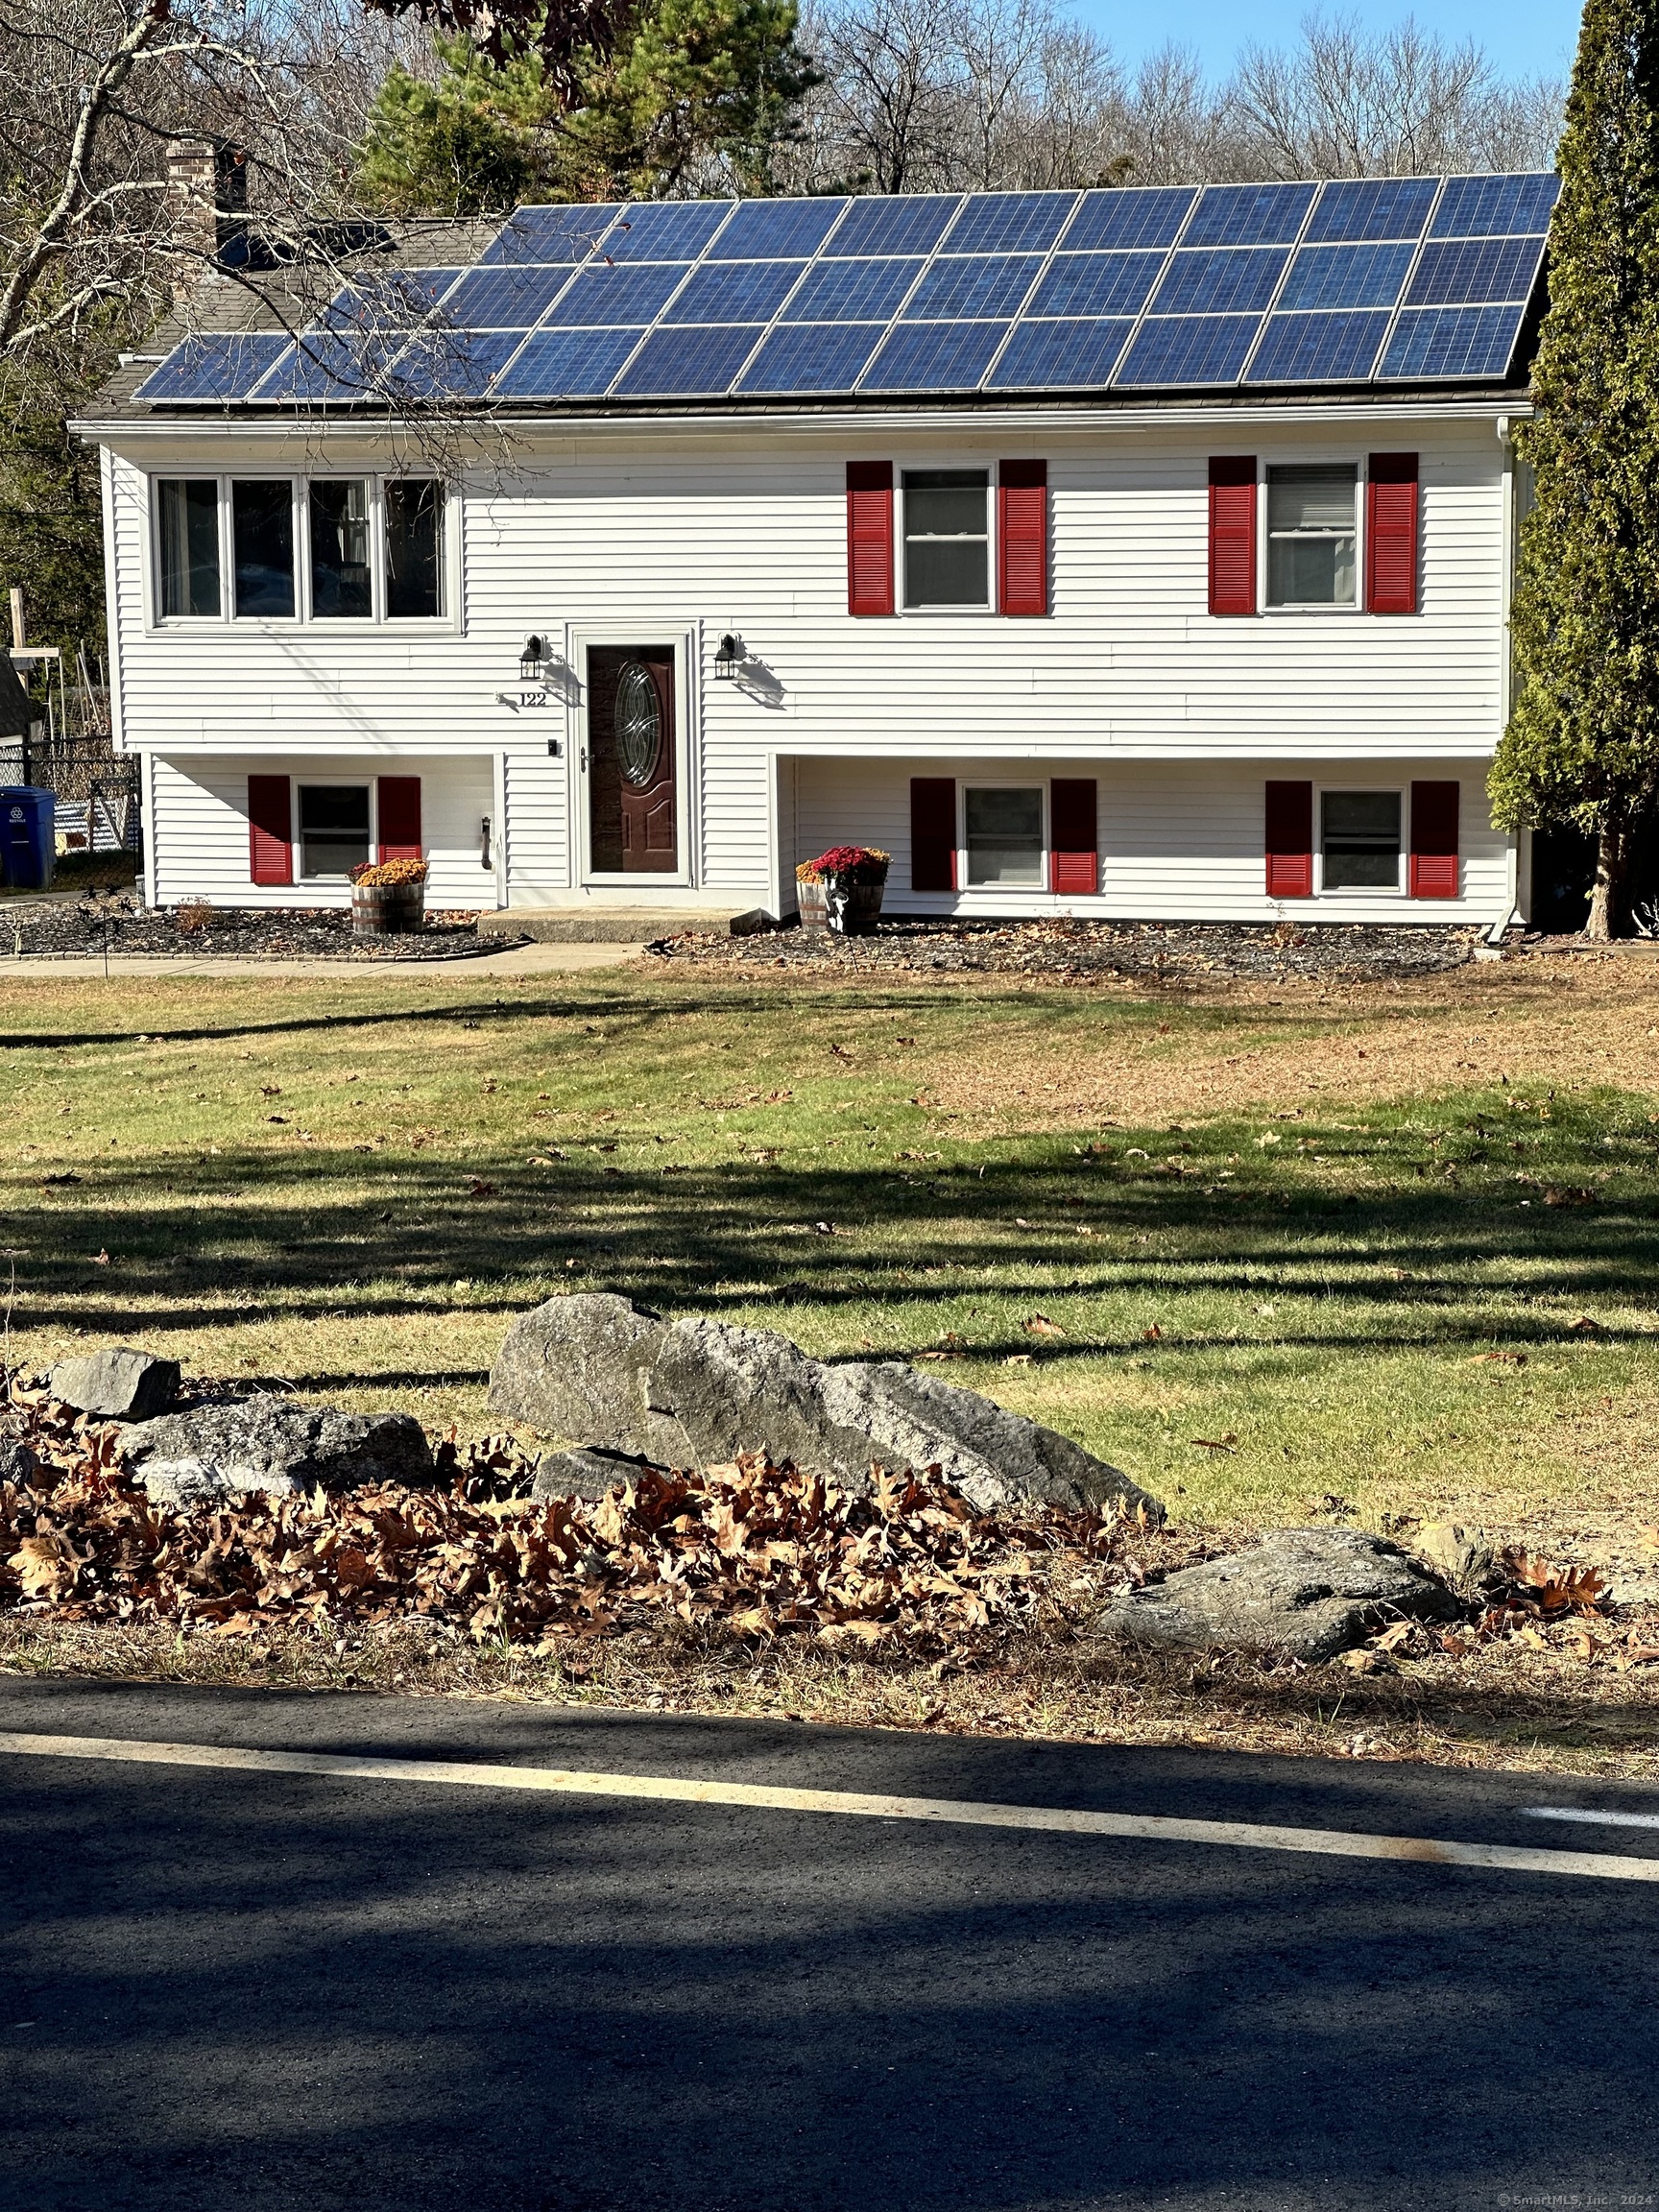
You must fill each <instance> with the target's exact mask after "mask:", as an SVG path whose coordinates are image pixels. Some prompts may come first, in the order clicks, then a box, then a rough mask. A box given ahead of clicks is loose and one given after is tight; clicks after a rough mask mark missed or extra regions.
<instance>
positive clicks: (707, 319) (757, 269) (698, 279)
mask: <svg viewBox="0 0 1659 2212" xmlns="http://www.w3.org/2000/svg"><path fill="white" fill-rule="evenodd" d="M805 266H806V264H805V261H705V262H704V263H703V264H702V266H701V267H700V268H697V269H693V270H692V272H691V275H690V276H689V277H688V278H687V280H686V282H685V286H684V288H683V289H682V290H681V291H679V292H677V293H676V294H675V296H674V301H673V304H672V305H671V306H670V307H669V308H668V311H667V313H666V314H665V315H664V316H663V318H662V320H663V321H664V322H665V323H770V322H771V320H772V318H773V316H774V315H776V314H777V312H778V310H779V308H780V307H781V306H782V304H783V302H784V301H785V300H786V299H787V298H788V297H789V294H790V292H791V290H792V289H793V288H794V285H795V282H796V280H797V278H798V277H799V276H800V275H801V272H802V270H803V269H805Z"/></svg>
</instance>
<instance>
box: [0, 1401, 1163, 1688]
mask: <svg viewBox="0 0 1659 2212" xmlns="http://www.w3.org/2000/svg"><path fill="white" fill-rule="evenodd" d="M31 1441H32V1445H33V1446H34V1448H35V1449H36V1452H37V1454H38V1455H39V1456H40V1457H41V1458H42V1459H43V1460H44V1461H45V1462H46V1463H45V1464H44V1465H42V1466H41V1467H40V1468H39V1469H38V1470H37V1471H36V1473H35V1474H34V1475H33V1476H32V1477H31V1478H30V1479H27V1480H23V1481H13V1482H9V1483H5V1484H0V1562H3V1563H0V1610H11V1611H14V1612H23V1613H34V1614H50V1615H51V1616H52V1617H53V1618H55V1619H58V1620H60V1621H88V1622H91V1621H108V1622H117V1623H145V1622H161V1623H172V1624H176V1625H177V1626H179V1627H181V1628H183V1627H189V1628H195V1629H198V1630H210V1631H212V1632H214V1633H217V1634H221V1635H228V1636H235V1635H244V1634H252V1633H254V1632H255V1631H265V1630H271V1629H276V1628H278V1627H280V1626H282V1625H284V1624H287V1625H290V1626H292V1625H301V1626H304V1625H309V1626H310V1627H312V1628H314V1629H316V1630H318V1631H319V1632H320V1631H322V1630H323V1629H325V1628H326V1630H327V1632H328V1633H329V1634H330V1635H331V1636H335V1635H338V1634H340V1633H342V1632H343V1631H344V1630H345V1629H346V1628H348V1627H351V1626H367V1625H373V1624H375V1623H391V1622H397V1621H405V1622H407V1621H426V1622H431V1623H446V1624H448V1625H449V1626H451V1627H452V1628H454V1629H457V1630H464V1631H465V1632H467V1633H468V1634H469V1635H470V1636H471V1637H472V1638H473V1639H474V1640H477V1641H482V1640H484V1639H486V1638H489V1639H492V1640H500V1641H503V1642H506V1643H509V1644H523V1643H538V1642H545V1641H547V1640H548V1639H558V1638H564V1637H575V1638H590V1637H593V1636H597V1635H604V1634H607V1633H610V1632H612V1631H613V1630H616V1631H621V1630H626V1629H629V1628H634V1627H641V1626H646V1625H649V1624H651V1623H653V1622H659V1623H660V1622H662V1621H664V1620H665V1619H666V1618H668V1617H677V1618H678V1619H679V1620H680V1621H681V1622H683V1623H685V1624H686V1625H687V1626H690V1627H694V1628H699V1629H714V1630H724V1631H727V1632H732V1631H735V1632H736V1633H737V1634H739V1635H741V1636H744V1637H756V1638H760V1639H763V1640H770V1639H775V1638H777V1637H780V1636H784V1635H788V1634H791V1633H796V1634H799V1633H808V1632H809V1633H813V1634H816V1635H818V1636H820V1637H822V1638H825V1639H827V1640H828V1641H829V1642H831V1643H833V1642H834V1641H836V1640H837V1639H841V1640H845V1641H850V1642H852V1643H854V1644H855V1645H858V1646H860V1647H876V1646H878V1645H881V1646H887V1645H898V1646H900V1647H905V1648H912V1649H923V1650H925V1649H938V1648H941V1647H943V1648H947V1649H954V1648H958V1647H961V1646H962V1644H963V1642H964V1640H965V1639H967V1640H970V1641H971V1640H973V1639H974V1638H976V1637H981V1636H983V1635H985V1634H1000V1633H1002V1632H1005V1631H1007V1630H1009V1629H1012V1628H1017V1627H1020V1626H1022V1625H1029V1624H1032V1623H1036V1622H1037V1621H1038V1620H1039V1619H1040V1618H1041V1617H1043V1616H1044V1610H1045V1608H1046V1606H1047V1605H1048V1604H1049V1603H1050V1593H1051V1588H1052V1585H1053V1581H1054V1577H1055V1575H1056V1574H1057V1573H1059V1572H1061V1571H1064V1572H1065V1573H1066V1574H1068V1575H1076V1574H1078V1573H1086V1574H1087V1575H1088V1576H1089V1577H1090V1579H1091V1585H1092V1587H1097V1588H1098V1590H1099V1591H1100V1593H1101V1594H1102V1595H1103V1594H1104V1591H1105V1589H1106V1587H1107V1586H1109V1585H1111V1586H1117V1585H1118V1584H1120V1583H1123V1582H1126V1581H1128V1580H1129V1579H1131V1578H1132V1577H1133V1576H1134V1575H1135V1574H1136V1573H1137V1572H1138V1571H1137V1570H1135V1569H1133V1568H1132V1567H1131V1566H1129V1565H1126V1564H1121V1563H1120V1559H1121V1553H1122V1547H1123V1545H1124V1544H1125V1543H1126V1542H1128V1541H1130V1540H1133V1539H1138V1538H1139V1537H1140V1536H1141V1535H1142V1534H1143V1531H1142V1530H1140V1529H1139V1528H1137V1527H1136V1526H1135V1525H1134V1524H1132V1523H1127V1522H1125V1521H1123V1520H1122V1519H1121V1518H1119V1517H1118V1516H1115V1515H1113V1514H1111V1513H1097V1512H1091V1511H1073V1510H1070V1509H1065V1508H1061V1507H1057V1506H1032V1507H1029V1508H1027V1509H1026V1510H1025V1511H1024V1512H1022V1513H1021V1514H1018V1515H1010V1516H1002V1517H998V1518H997V1519H985V1518H981V1517H979V1516H977V1515H975V1513H974V1510H973V1508H972V1507H971V1506H970V1505H969V1504H968V1503H966V1502H965V1501H964V1500H963V1499H962V1498H961V1497H960V1496H958V1495H957V1494H956V1493H955V1492H953V1491H951V1490H950V1489H949V1488H948V1487H947V1486H946V1485H945V1484H944V1483H943V1482H942V1481H941V1480H940V1479H939V1471H938V1469H937V1468H933V1469H929V1470H928V1471H927V1472H926V1473H925V1474H923V1475H920V1476H917V1475H912V1474H908V1473H902V1474H895V1473H890V1472H886V1471H883V1470H881V1469H875V1470H873V1476H874V1486H873V1489H872V1491H871V1493H870V1494H869V1495H867V1496H854V1494H853V1493H851V1492H849V1491H844V1490H840V1489H836V1488H834V1487H832V1486H830V1485H829V1484H827V1483H826V1482H825V1481H824V1479H822V1478H821V1477H817V1476H806V1475H803V1474H800V1473H798V1472H797V1471H796V1470H795V1469H794V1468H792V1467H789V1466H781V1467H780V1466H775V1465H773V1464H772V1463H771V1462H770V1461H768V1460H766V1459H765V1458H763V1457H761V1456H759V1455H746V1456H744V1457H740V1458H738V1459H736V1460H734V1461H733V1462H731V1463H730V1464H728V1465H725V1466H720V1467H711V1468H709V1469H707V1470H705V1471H703V1472H702V1473H697V1474H676V1473H669V1472H666V1471H663V1470H656V1469H646V1470H642V1471H641V1472H640V1473H639V1474H638V1475H637V1477H636V1478H635V1479H632V1480H631V1481H629V1482H627V1483H625V1484H618V1485H617V1486H616V1487H615V1488H613V1490H612V1491H611V1492H610V1493H609V1494H608V1495H607V1496H606V1497H605V1498H603V1499H600V1500H598V1501H597V1502H595V1503H588V1502H585V1501H582V1500H580V1499H574V1498H551V1499H530V1498H527V1497H524V1496H521V1495H505V1496H504V1495H501V1493H502V1492H503V1491H504V1490H513V1489H516V1488H521V1487H522V1485H523V1484H524V1482H525V1480H526V1479H527V1477H528V1475H529V1472H530V1462H529V1461H528V1460H526V1459H525V1458H524V1457H523V1456H522V1455H519V1454H518V1453H517V1450H516V1448H515V1447H514V1446H512V1444H511V1443H510V1442H509V1441H508V1440H506V1439H504V1438H498V1439H487V1440H486V1441H485V1442H484V1443H483V1444H480V1445H474V1446H472V1447H470V1448H469V1449H468V1450H467V1451H466V1452H465V1453H462V1452H461V1451H459V1450H458V1449H457V1447H456V1445H455V1442H454V1440H453V1438H452V1437H451V1438H450V1439H446V1440H445V1441H444V1442H443V1443H441V1444H440V1447H439V1453H438V1458H439V1465H440V1471H441V1475H442V1477H443V1479H444V1481H445V1484H446V1485H447V1486H446V1487H436V1488H432V1489H422V1490H410V1489H404V1488H401V1487H397V1486H394V1485H390V1484H388V1485H378V1486H375V1487H373V1488H372V1489H365V1490H361V1491H357V1492H354V1493H350V1494H347V1495H338V1496H330V1495H328V1494H326V1493H325V1492H324V1491H322V1490H321V1489H318V1490H314V1491H313V1492H312V1493H311V1495H310V1496H309V1497H299V1496H288V1497H266V1496H248V1497H245V1498H242V1499H240V1500H237V1501H234V1502H233V1503H229V1504H228V1505H226V1506H223V1507H217V1508H215V1507H207V1506H198V1507H196V1508H193V1509H191V1510H180V1511H169V1510H164V1509H161V1508H158V1507H156V1506H153V1505H152V1504H151V1503H150V1502H149V1500H148V1498H147V1497H146V1495H145V1493H144V1492H143V1491H142V1489H140V1488H138V1487H137V1486H136V1485H134V1484H133V1483H132V1482H131V1481H130V1480H129V1479H127V1477H126V1475H125V1473H124V1471H123V1469H122V1467H121V1465H120V1463H119V1432H118V1431H115V1430H113V1429H91V1430H88V1429H87V1428H86V1427H85V1426H84V1424H81V1423H77V1422H76V1421H75V1419H74V1417H73V1415H72V1414H71V1413H70V1412H69V1410H68V1409H67V1408H64V1407H51V1406H49V1405H48V1406H46V1407H36V1420H35V1426H34V1428H33V1430H32V1431H31Z"/></svg>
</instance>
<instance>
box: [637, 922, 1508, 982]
mask: <svg viewBox="0 0 1659 2212" xmlns="http://www.w3.org/2000/svg"><path fill="white" fill-rule="evenodd" d="M1481 943H1482V932H1481V931H1480V930H1479V929H1469V928H1463V929H1456V928H1451V929H1449V928H1446V927H1443V926H1438V925H1436V926H1432V927H1430V926H1423V927H1418V928H1399V927H1387V926H1377V927H1371V926H1365V925H1360V924H1356V923H1341V924H1335V923H1324V924H1318V923H1308V924H1304V923H1296V924H1293V925H1291V924H1282V925H1279V926H1271V925H1265V924H1256V923H1244V922H1073V921H1059V920H1056V921H1041V922H930V921H920V920H917V921H909V920H906V921H889V920H883V921H882V922H880V923H879V924H878V926H877V928H876V931H875V934H874V935H872V936H869V937H854V938H846V937H838V936H836V935H834V934H832V933H831V932H829V931H827V930H802V929H793V928H791V929H773V930H769V931H767V932H765V933H763V934H760V935H757V936H749V937H729V936H725V935H720V936H715V935H709V934H698V933H695V932H689V931H688V932H686V933H685V935H683V936H674V937H663V938H660V939H658V940H657V942H656V943H654V944H653V945H651V946H649V947H648V948H647V950H649V951H650V952H652V953H655V954H657V955H658V956H659V957H661V958H662V959H665V960H676V961H683V962H692V963H696V964H700V965H709V966H716V967H738V968H753V967H783V968H787V969H804V970H809V971H818V972H821V973H824V974H844V975H846V976H848V977H849V978H851V977H852V976H854V975H857V974H863V973H865V972H866V971H867V970H871V969H894V968H898V969H911V970H918V971H921V972H924V973H928V972H933V971H938V970H944V971H946V972H963V973H970V972H975V971H976V972H980V973H983V974H1026V975H1051V976H1054V977H1056V978H1058V979H1060V980H1062V981H1067V982H1087V981H1090V980H1093V979H1096V978H1100V979H1104V978H1108V977H1111V976H1114V975H1121V976H1130V977H1134V978H1136V979H1138V980H1142V981H1150V982H1159V983H1163V982H1168V983H1201V982H1205V981H1210V980H1225V979H1227V978H1239V979H1243V980H1251V979H1255V980H1260V981H1263V982H1276V981H1279V980H1281V979H1283V978H1285V977H1287V976H1294V975H1302V976H1318V977H1356V978H1358V977H1364V976H1370V975H1399V974H1425V973H1429V972H1431V971H1433V970H1437V969H1445V968H1459V967H1461V966H1462V965H1463V964H1464V963H1465V962H1466V961H1468V960H1471V959H1473V958H1474V956H1475V953H1476V950H1477V949H1478V948H1479V946H1480V945H1481Z"/></svg>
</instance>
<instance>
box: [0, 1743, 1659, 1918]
mask: <svg viewBox="0 0 1659 2212" xmlns="http://www.w3.org/2000/svg"><path fill="white" fill-rule="evenodd" d="M8 1751H10V1752H13V1753H15V1754H17V1755H19V1756H22V1757H28V1758H36V1759H112V1760H120V1761H127V1762H132V1763H136V1764H137V1765H140V1766H157V1767H228V1768H230V1769H232V1770H235V1771H240V1772H244V1773H252V1774H317V1775H328V1776H335V1777H339V1778H342V1779H347V1780H356V1781H363V1782H424V1783H427V1784H431V1783H434V1782H439V1783H447V1784H450V1785H458V1786H460V1787H462V1788H466V1789H473V1790H540V1791H553V1792H556V1793H559V1794H562V1795H566V1796H578V1797H646V1798H657V1799H663V1800H666V1801H668V1802H670V1803H674V1804H683V1805H746V1806H753V1807H755V1808H757V1810H761V1811H765V1812H773V1813H831V1814H843V1815H847V1814H851V1815H860V1816H862V1817H864V1818H866V1819H874V1820H932V1821H941V1822H949V1823H951V1824H953V1825H959V1826H963V1827H970V1828H1029V1829H1047V1830H1050V1831H1052V1832H1054V1833H1057V1834H1060V1835H1068V1836H1124V1837H1132V1838H1135V1839H1140V1840H1143V1841H1146V1842H1151V1843H1219V1844H1226V1845H1230V1846H1232V1847H1233V1848H1234V1849H1236V1850H1246V1851H1307V1852H1315V1853H1319V1854H1322V1855H1324V1856H1326V1857H1329V1858H1334V1859H1411V1860H1419V1861H1422V1862H1425V1863H1429V1864H1431V1865H1441V1866H1485V1867H1490V1868H1492V1869H1494V1870H1495V1871H1498V1872H1503V1873H1510V1874H1588V1875H1594V1876H1597V1877H1599V1879H1601V1880H1602V1881H1612V1882H1659V1859H1616V1858H1614V1857H1612V1856H1611V1855H1609V1854H1607V1853H1603V1852H1599V1851H1525V1850H1518V1849H1516V1848H1514V1847H1513V1846H1512V1845H1510V1844H1506V1843H1443V1842H1435V1841H1432V1840H1431V1839H1426V1838H1423V1837H1416V1836H1365V1835H1354V1834H1351V1833H1349V1832H1348V1831H1347V1830H1345V1829H1341V1828H1276V1827H1267V1826H1258V1825H1256V1824H1254V1823H1250V1822H1246V1821H1242V1820H1174V1819H1168V1818H1166V1817H1165V1816H1164V1815H1158V1814H1150V1813H1075V1812H1070V1811H1067V1810H1066V1809H1065V1808H1063V1807H1061V1806H1056V1805H987V1804H975V1803H974V1802H973V1800H972V1799H966V1798H956V1797H882V1796H867V1795H865V1794H863V1793H862V1792H860V1791H852V1790H785V1789H780V1788H778V1787H777V1786H775V1785H773V1784H770V1783H762V1782H700V1781H697V1780H694V1779H692V1778H691V1777H688V1776H685V1775H678V1774H595V1773H590V1772H586V1771H584V1770H583V1769H582V1768H580V1767H486V1766H481V1765H479V1766H474V1765H472V1764H470V1763H463V1762H461V1761H457V1760H451V1759H365V1758H351V1757H349V1756H346V1755H344V1754H341V1753H338V1752H326V1751H251V1750H245V1749H243V1748H241V1747H239V1746H237V1745H233V1744H219V1743H146V1742H142V1741H133V1740H132V1739H130V1738H127V1737H122V1736H24V1735H13V1734H8V1733H6V1732H4V1731H0V1753H4V1752H8Z"/></svg>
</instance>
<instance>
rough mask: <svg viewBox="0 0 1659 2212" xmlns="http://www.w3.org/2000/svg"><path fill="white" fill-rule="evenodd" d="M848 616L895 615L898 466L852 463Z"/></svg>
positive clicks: (848, 501)
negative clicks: (895, 479)
mask: <svg viewBox="0 0 1659 2212" xmlns="http://www.w3.org/2000/svg"><path fill="white" fill-rule="evenodd" d="M847 612H848V613H849V614H891V613H892V612H893V464H892V462H891V461H849V462H848V464H847Z"/></svg>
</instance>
